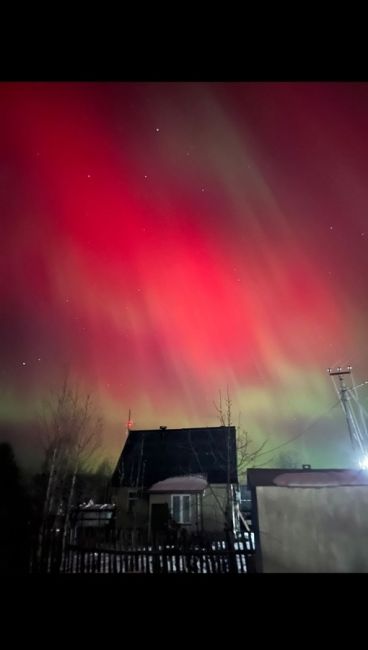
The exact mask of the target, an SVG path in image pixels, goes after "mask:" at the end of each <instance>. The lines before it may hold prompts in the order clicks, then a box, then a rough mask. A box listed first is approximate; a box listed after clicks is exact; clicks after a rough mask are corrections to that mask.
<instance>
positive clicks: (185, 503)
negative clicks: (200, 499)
mask: <svg viewBox="0 0 368 650" xmlns="http://www.w3.org/2000/svg"><path fill="white" fill-rule="evenodd" d="M171 514H172V518H173V519H174V520H175V521H176V523H178V524H190V521H191V519H190V495H189V494H173V495H172V497H171Z"/></svg>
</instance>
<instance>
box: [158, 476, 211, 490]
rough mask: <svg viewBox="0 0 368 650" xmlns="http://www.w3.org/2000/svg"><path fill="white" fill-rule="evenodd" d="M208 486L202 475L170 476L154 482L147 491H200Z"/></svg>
mask: <svg viewBox="0 0 368 650" xmlns="http://www.w3.org/2000/svg"><path fill="white" fill-rule="evenodd" d="M207 486H208V483H207V480H206V479H205V477H204V476H202V475H198V474H197V475H193V474H192V475H188V476H172V477H171V478H166V479H165V480H164V481H159V482H158V483H154V484H153V485H152V486H151V487H150V489H149V492H201V491H202V490H204V489H205V488H206V487H207Z"/></svg>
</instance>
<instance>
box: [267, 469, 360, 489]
mask: <svg viewBox="0 0 368 650" xmlns="http://www.w3.org/2000/svg"><path fill="white" fill-rule="evenodd" d="M273 483H274V484H275V485H277V486H279V487H338V486H343V485H345V486H349V485H368V472H367V470H364V469H363V470H344V471H341V470H340V471H337V472H335V471H333V470H330V471H326V472H321V471H319V472H313V471H308V472H288V473H281V474H279V475H278V476H276V477H275V478H274V480H273Z"/></svg>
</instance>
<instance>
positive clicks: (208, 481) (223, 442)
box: [112, 426, 238, 537]
mask: <svg viewBox="0 0 368 650" xmlns="http://www.w3.org/2000/svg"><path fill="white" fill-rule="evenodd" d="M237 483H238V476H237V463H236V439H235V427H224V426H220V427H206V428H190V429H167V428H166V427H160V428H159V429H150V430H141V431H132V430H130V431H129V434H128V438H127V440H126V443H125V445H124V448H123V451H122V453H121V456H120V458H119V461H118V463H117V466H116V469H115V471H114V473H113V476H112V496H113V501H114V503H116V506H117V512H116V521H117V526H120V527H122V528H128V529H129V528H130V529H136V530H140V531H142V532H145V533H148V535H149V536H150V537H152V536H153V535H155V534H156V533H158V532H163V531H167V530H170V529H171V530H173V531H175V530H176V531H177V530H180V531H181V532H183V531H185V532H186V533H188V534H201V533H203V532H208V533H219V532H223V531H224V527H225V524H227V525H230V527H231V526H236V506H235V492H236V488H237ZM228 495H229V496H228Z"/></svg>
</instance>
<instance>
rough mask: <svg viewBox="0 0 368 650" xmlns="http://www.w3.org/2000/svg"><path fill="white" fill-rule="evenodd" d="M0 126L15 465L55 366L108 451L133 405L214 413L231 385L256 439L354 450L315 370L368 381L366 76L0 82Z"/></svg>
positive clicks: (5, 423) (149, 418)
mask: <svg viewBox="0 0 368 650" xmlns="http://www.w3.org/2000/svg"><path fill="white" fill-rule="evenodd" d="M0 142H1V148H0V214H1V262H0V263H1V323H0V361H1V363H0V384H1V409H0V429H1V434H2V437H5V438H8V439H9V440H10V441H12V442H13V443H14V445H15V449H16V451H17V452H18V453H19V454H20V456H21V458H22V459H23V462H27V459H28V461H29V462H31V460H32V459H33V458H34V457H35V456H36V455H37V450H38V446H37V445H38V443H37V425H36V423H35V422H36V415H37V413H38V412H39V410H40V408H42V407H41V404H42V400H43V399H44V398H45V397H46V396H47V395H48V393H49V391H50V388H54V387H56V386H57V385H58V384H59V383H60V382H61V381H62V378H63V376H64V375H65V373H66V372H68V373H69V374H70V376H72V377H73V378H74V379H75V381H78V382H79V384H80V385H81V386H82V387H84V388H85V389H86V390H92V391H93V392H94V394H95V399H96V402H97V403H98V405H99V407H100V409H101V411H102V414H103V416H104V419H105V434H104V445H105V447H104V449H105V451H106V453H107V454H109V455H110V456H111V459H112V460H113V461H114V460H115V459H116V455H117V453H118V452H119V449H120V448H121V445H122V442H123V440H124V437H125V436H124V431H125V425H126V421H127V416H128V410H129V408H131V409H132V419H133V421H134V427H135V428H154V427H156V426H157V427H158V426H159V425H167V426H168V427H170V426H176V427H181V426H183V427H185V426H214V425H216V424H217V415H216V410H215V408H214V405H213V401H214V400H216V399H217V397H218V391H219V389H222V390H223V391H226V386H227V385H228V386H229V390H230V394H231V397H232V400H233V416H234V424H237V423H238V414H239V412H241V421H242V424H243V426H244V428H246V429H247V430H248V432H249V434H250V436H251V437H252V438H254V439H255V440H256V441H259V442H260V441H262V440H263V439H265V438H267V439H269V440H270V447H271V446H272V445H276V444H281V443H283V442H285V441H288V440H290V439H293V438H294V437H295V436H300V437H299V438H298V440H297V441H296V442H294V443H292V444H291V445H290V446H286V447H285V448H283V449H284V450H285V451H293V450H295V452H296V453H297V454H299V457H300V460H301V462H309V463H312V465H313V466H316V467H323V466H329V467H333V466H336V467H339V466H340V467H343V466H349V465H350V466H351V465H354V463H356V458H354V455H353V454H352V449H351V446H350V443H349V439H348V434H347V431H346V425H345V423H344V419H343V417H342V414H341V408H340V407H339V406H335V407H333V405H334V404H335V403H336V401H337V397H336V394H335V392H334V390H333V386H332V383H331V380H330V378H329V377H328V375H327V373H326V368H327V367H329V366H336V365H346V364H352V366H353V372H354V378H355V381H356V383H360V382H362V381H364V380H366V379H367V378H368V348H367V331H368V327H367V326H368V291H367V272H368V255H367V253H368V185H367V179H368V84H364V83H362V84H358V83H338V84H337V83H149V84H147V83H85V84H84V83H68V84H65V83H24V84H20V83H14V84H5V83H3V84H0ZM360 397H361V400H362V404H363V405H366V406H367V405H368V388H367V389H366V388H364V387H363V389H361V390H360ZM317 420H318V421H317ZM316 421H317V422H316Z"/></svg>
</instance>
